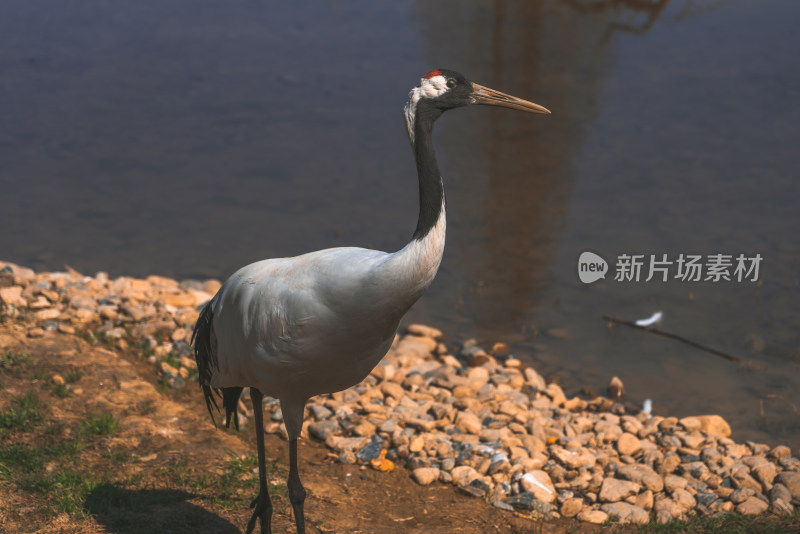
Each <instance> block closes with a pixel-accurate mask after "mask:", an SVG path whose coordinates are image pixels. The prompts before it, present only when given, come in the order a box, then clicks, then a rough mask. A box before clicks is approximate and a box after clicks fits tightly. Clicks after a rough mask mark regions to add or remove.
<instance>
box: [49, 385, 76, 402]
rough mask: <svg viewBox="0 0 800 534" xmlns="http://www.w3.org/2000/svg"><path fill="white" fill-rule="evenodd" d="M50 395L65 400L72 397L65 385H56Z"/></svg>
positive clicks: (70, 390) (70, 391)
mask: <svg viewBox="0 0 800 534" xmlns="http://www.w3.org/2000/svg"><path fill="white" fill-rule="evenodd" d="M51 393H52V394H53V395H55V396H56V397H58V398H61V399H65V398H67V397H69V396H70V395H72V389H70V388H69V387H68V386H67V385H65V384H56V385H55V386H53V389H52V391H51Z"/></svg>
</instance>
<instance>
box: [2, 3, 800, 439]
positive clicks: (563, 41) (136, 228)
mask: <svg viewBox="0 0 800 534" xmlns="http://www.w3.org/2000/svg"><path fill="white" fill-rule="evenodd" d="M799 14H800V4H797V3H796V2H793V1H792V0H783V1H778V0H775V1H770V2H755V1H730V2H724V1H705V2H703V1H696V2H691V1H688V0H687V1H678V0H673V1H665V0H661V1H656V2H628V1H581V0H571V1H568V2H556V1H538V2H537V1H525V2H522V1H510V0H509V1H500V0H498V1H495V2H492V3H489V2H478V1H463V0H461V1H456V0H450V1H447V2H422V1H416V2H414V1H406V2H393V3H390V4H387V5H378V4H376V3H374V2H373V3H370V2H364V1H361V2H358V1H356V2H346V3H345V2H327V3H316V4H310V3H309V4H305V5H302V6H300V5H294V4H289V3H283V4H280V5H275V4H274V3H260V2H247V3H225V4H220V3H217V2H210V1H192V2H189V1H181V0H170V1H166V2H151V1H143V2H115V3H113V4H109V3H105V2H100V1H94V0H90V1H86V2H75V3H70V2H55V1H53V0H41V1H31V2H25V3H12V4H6V5H4V6H2V7H0V44H2V46H0V94H2V99H0V102H1V103H0V124H1V125H2V126H0V191H2V192H3V195H2V200H3V202H2V210H0V225H2V228H3V230H4V231H3V232H0V257H2V258H3V259H7V260H11V261H15V262H17V263H20V264H25V265H29V266H31V267H34V268H36V269H48V270H53V269H60V268H61V267H62V266H63V265H64V264H69V265H71V266H72V267H75V268H77V269H78V270H81V271H83V272H87V273H92V272H95V271H98V270H103V271H107V272H109V273H110V274H111V275H112V276H116V275H122V274H126V275H135V276H144V275H147V274H151V273H159V274H164V275H169V276H173V277H177V278H187V277H193V278H205V277H214V278H225V277H226V276H227V275H229V274H230V273H231V272H233V271H234V270H235V269H236V268H238V267H239V266H241V265H244V264H246V263H249V262H252V261H255V260H258V259H263V258H267V257H275V256H289V255H294V254H299V253H302V252H306V251H308V250H313V249H318V248H325V247H330V246H341V245H356V246H365V247H375V248H381V249H384V250H396V249H399V248H400V247H402V246H403V245H404V243H405V242H406V240H407V239H408V238H409V237H410V235H411V233H412V232H413V229H414V226H415V222H416V210H417V208H416V191H417V190H416V184H415V181H416V178H415V172H414V167H413V160H412V158H411V157H410V152H409V148H408V142H407V140H406V139H405V133H404V129H403V127H402V118H401V109H402V105H403V103H404V102H405V98H406V94H407V92H408V89H409V88H410V87H411V86H412V85H414V84H415V83H416V80H417V79H418V78H419V77H420V75H422V74H424V73H425V72H427V71H428V70H430V69H431V68H434V67H447V68H453V69H456V70H459V71H461V72H464V73H465V74H466V75H467V76H468V77H470V78H472V79H474V80H476V81H478V82H480V83H484V84H486V85H489V86H491V87H495V88H497V89H500V90H502V91H506V92H509V93H511V94H515V95H518V96H521V97H523V98H529V99H531V100H533V101H535V102H538V103H540V104H542V105H545V106H547V107H548V108H550V109H551V110H552V111H553V114H552V115H551V116H548V117H542V116H531V115H526V114H521V113H514V112H510V111H507V110H498V109H484V108H476V109H469V110H459V111H456V112H453V113H451V114H448V115H447V116H445V118H443V119H442V120H441V121H440V123H439V124H438V125H437V146H438V151H439V158H440V166H441V168H442V170H443V172H444V174H445V182H446V187H447V195H448V244H447V249H446V252H445V258H444V262H443V264H442V268H441V271H440V273H439V276H438V277H437V279H436V280H435V282H434V284H433V286H432V287H431V289H430V290H429V292H428V294H427V295H426V296H425V297H424V298H423V300H422V301H420V302H419V303H418V304H417V305H416V306H415V307H414V308H413V309H412V311H411V313H410V314H409V317H408V320H409V321H423V322H428V323H431V324H435V325H437V326H439V327H441V328H442V329H443V330H444V331H445V332H446V334H447V337H448V339H451V340H461V339H464V338H467V337H477V338H478V339H479V340H481V341H482V342H484V343H487V344H489V343H491V342H493V341H497V340H503V341H506V342H509V343H510V344H511V346H512V349H513V351H514V353H515V354H517V355H519V356H520V357H522V358H523V359H526V360H528V361H531V362H534V363H535V364H536V365H537V366H538V367H539V368H540V370H541V371H543V372H544V373H546V374H551V373H556V374H558V375H560V377H561V379H562V382H563V383H564V384H565V387H566V389H567V391H568V393H576V392H577V391H578V389H580V387H583V386H587V387H589V388H592V389H594V390H596V391H602V390H603V389H604V387H605V384H606V383H607V381H608V379H609V378H610V377H611V376H612V375H618V376H620V377H621V378H622V379H623V381H624V382H625V384H626V387H627V389H628V393H629V396H630V398H631V399H632V400H634V401H635V402H641V401H642V400H644V399H645V398H652V399H653V401H654V404H655V409H656V412H660V413H669V414H677V415H688V414H695V413H720V414H722V415H723V416H725V417H726V418H727V419H728V420H729V421H730V422H731V423H732V424H733V426H734V428H735V436H734V437H736V438H738V439H756V440H759V441H766V442H768V443H777V442H786V443H789V444H790V445H792V446H794V447H798V446H800V419H799V416H798V412H797V407H798V405H800V393H798V388H797V383H798V377H800V375H799V374H798V371H799V369H798V356H799V355H800V336H798V332H800V329H799V328H798V326H800V325H798V318H800V298H798V297H800V294H799V292H800V289H798V284H799V283H800V282H799V279H800V267H799V261H800V243H799V242H798V238H797V236H796V231H797V228H798V227H800V215H798V210H797V206H798V204H799V203H800V184H799V183H798V178H797V169H798V168H800V165H798V164H800V156H799V155H798V150H797V146H798V143H799V142H800V126H798V125H800V104H799V103H798V102H800V98H799V97H800V94H798V93H799V91H798V88H799V87H800V59H798V55H797V53H796V51H797V50H798V45H799V44H800V43H799V42H798V38H797V37H796V31H795V29H794V23H793V21H795V20H797V16H798V15H799ZM584 250H592V251H595V252H597V253H600V254H601V255H603V256H604V257H606V258H607V259H608V260H610V261H613V260H614V259H615V258H616V257H617V256H618V255H619V254H623V253H628V254H646V255H649V254H658V255H660V254H668V255H670V256H671V257H676V256H677V255H678V254H680V253H684V254H690V253H691V254H701V255H709V254H718V253H724V254H733V255H738V254H740V253H744V254H748V255H752V254H755V253H758V254H761V256H762V257H763V258H764V260H763V263H762V265H761V273H760V282H759V283H744V282H743V283H737V282H721V283H710V282H709V283H701V282H697V283H688V282H676V281H671V282H654V281H651V282H643V281H642V282H638V283H634V282H616V281H614V280H613V278H612V277H609V278H608V279H606V280H605V281H601V282H598V283H596V284H593V285H591V286H585V285H583V284H581V283H580V282H579V281H578V278H577V274H576V261H577V257H578V255H579V254H580V253H581V252H583V251H584ZM659 310H660V311H662V312H663V313H664V321H663V322H662V323H661V325H660V328H662V329H664V330H667V331H670V332H674V333H676V334H680V335H682V336H684V337H686V338H689V339H692V340H694V341H697V342H700V343H703V344H706V345H709V346H712V347H714V348H716V349H718V350H721V351H724V352H727V353H730V354H732V355H734V356H737V357H739V358H741V359H742V361H743V363H742V364H740V365H733V364H730V363H728V362H726V361H724V360H722V359H720V358H717V357H715V356H713V355H710V354H708V353H704V352H702V351H698V350H696V349H692V348H690V347H687V346H684V345H682V344H680V343H677V342H675V341H670V340H667V339H663V338H659V337H656V336H652V335H648V334H644V333H640V332H637V331H633V330H628V329H614V330H609V329H608V327H607V324H606V322H605V321H604V320H603V319H602V316H603V315H612V316H617V317H620V318H624V319H639V318H642V317H646V316H649V315H650V314H651V313H653V312H655V311H659Z"/></svg>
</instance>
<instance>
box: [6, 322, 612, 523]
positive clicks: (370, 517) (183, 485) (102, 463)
mask: <svg viewBox="0 0 800 534" xmlns="http://www.w3.org/2000/svg"><path fill="white" fill-rule="evenodd" d="M0 357H2V364H1V365H0V413H2V414H4V415H3V416H2V417H3V418H2V419H0V531H2V532H6V533H16V532H26V533H28V532H31V533H32V532H37V533H38V532H41V533H50V532H65V533H66V532H70V533H72V532H113V533H134V532H136V533H141V532H172V533H181V532H193V533H202V532H208V533H211V532H213V533H228V532H230V533H235V532H242V531H243V529H244V527H245V525H246V524H247V521H248V519H249V517H250V509H249V503H250V501H251V500H252V498H253V497H255V495H256V493H257V482H256V480H257V475H256V472H257V471H256V470H255V469H254V468H255V466H256V463H255V451H256V446H255V436H254V435H253V427H252V421H249V422H248V424H247V425H245V427H244V428H242V430H241V431H240V432H236V431H233V430H230V431H225V430H220V429H215V428H214V426H213V425H212V423H211V421H210V418H209V416H208V413H207V412H206V409H205V405H204V403H203V402H202V395H201V394H200V391H199V388H197V387H195V386H194V385H193V384H191V383H190V384H189V385H187V386H186V387H185V388H183V389H182V390H173V389H170V388H168V387H166V386H165V385H164V384H163V383H159V382H158V379H157V378H156V374H155V373H154V372H153V368H152V366H151V365H150V364H148V363H147V362H146V361H145V360H144V359H142V358H141V356H140V355H139V354H137V352H136V351H135V350H130V351H127V352H122V351H119V350H112V349H111V348H109V347H106V346H102V345H93V344H91V343H89V342H88V341H86V340H84V339H83V338H81V337H80V336H78V335H67V334H61V333H56V332H52V333H46V334H45V336H44V337H42V338H36V339H31V338H28V337H25V336H24V331H23V330H21V327H19V326H16V325H14V324H13V323H6V324H2V325H0ZM55 375H58V377H55ZM54 378H55V380H54ZM62 382H63V384H62ZM266 444H267V451H268V456H269V457H270V460H269V461H268V463H269V464H270V466H271V474H270V485H271V493H272V499H273V505H274V507H275V514H274V517H273V531H274V532H276V533H280V532H294V531H295V530H294V521H293V518H292V511H291V506H290V504H289V502H288V497H287V494H286V489H285V478H286V474H287V472H288V467H287V461H288V444H287V443H286V442H285V441H282V440H281V439H279V438H278V437H276V436H273V435H267V436H266ZM299 454H300V473H301V477H302V480H303V483H304V485H305V487H306V489H307V491H308V497H307V499H306V525H307V530H308V532H310V533H317V532H351V533H359V532H364V533H366V532H370V533H372V532H385V533H409V534H410V533H438V532H441V533H445V532H447V533H455V532H463V533H493V532H497V533H501V532H502V533H506V532H509V533H536V532H553V533H560V532H612V531H613V532H619V531H620V526H619V525H615V526H606V527H602V526H595V525H588V524H584V523H579V522H578V521H573V520H559V521H547V522H541V521H535V520H532V519H530V518H528V517H524V516H520V515H516V514H514V513H510V512H507V511H501V510H499V509H497V508H495V507H493V506H491V505H490V504H488V503H487V502H484V501H482V500H480V499H476V498H475V497H471V496H467V495H463V494H460V493H458V492H457V491H456V490H455V489H454V488H453V487H452V486H445V485H441V484H438V483H434V484H433V485H431V486H419V485H418V484H416V483H415V482H414V481H413V480H412V479H411V477H410V473H409V472H408V471H407V470H405V469H403V468H401V467H397V468H395V469H394V470H393V471H390V472H387V473H381V472H378V471H375V470H373V469H370V468H365V467H361V466H358V465H343V464H341V463H339V462H338V461H337V460H336V459H335V457H333V456H334V455H332V454H331V453H330V452H329V451H328V449H327V448H326V447H325V446H324V445H323V444H321V443H316V442H313V441H310V440H301V442H300V449H299Z"/></svg>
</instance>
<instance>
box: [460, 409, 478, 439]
mask: <svg viewBox="0 0 800 534" xmlns="http://www.w3.org/2000/svg"><path fill="white" fill-rule="evenodd" d="M456 427H457V428H458V429H459V430H461V431H462V432H466V433H468V434H476V435H479V434H480V433H481V430H482V429H483V426H482V425H481V421H480V419H478V416H477V415H475V414H474V413H472V412H458V415H457V416H456Z"/></svg>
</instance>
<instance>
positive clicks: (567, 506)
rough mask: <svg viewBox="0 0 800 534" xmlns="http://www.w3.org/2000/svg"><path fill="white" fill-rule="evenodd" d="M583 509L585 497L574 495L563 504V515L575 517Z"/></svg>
mask: <svg viewBox="0 0 800 534" xmlns="http://www.w3.org/2000/svg"><path fill="white" fill-rule="evenodd" d="M582 510H583V499H578V498H577V497H572V498H570V499H567V500H566V501H564V502H563V503H562V504H561V510H560V511H561V515H562V516H563V517H575V516H576V515H578V514H579V513H580V512H581V511H582Z"/></svg>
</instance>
